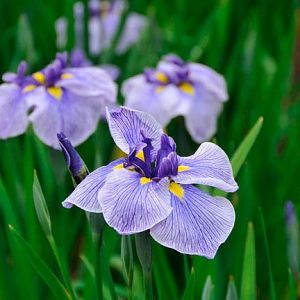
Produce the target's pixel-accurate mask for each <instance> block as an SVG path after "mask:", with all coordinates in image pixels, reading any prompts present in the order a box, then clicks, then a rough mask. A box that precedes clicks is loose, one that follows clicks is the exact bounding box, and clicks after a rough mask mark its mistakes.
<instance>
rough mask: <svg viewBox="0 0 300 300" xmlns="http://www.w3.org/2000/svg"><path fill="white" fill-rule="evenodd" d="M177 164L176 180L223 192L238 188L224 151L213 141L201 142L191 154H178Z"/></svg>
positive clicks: (233, 190)
mask: <svg viewBox="0 0 300 300" xmlns="http://www.w3.org/2000/svg"><path fill="white" fill-rule="evenodd" d="M178 164H179V167H178V170H179V172H178V174H177V176H174V177H173V179H174V180H175V181H176V182H179V183H184V184H203V185H209V186H213V187H216V188H218V189H221V190H223V191H225V192H235V191H236V190H237V189H238V185H237V183H236V182H235V180H234V178H233V173H232V167H231V164H230V161H229V159H228V157H227V155H226V153H225V152H224V151H223V150H222V149H221V148H220V147H219V146H217V145H215V144H213V143H203V144H202V145H201V146H200V147H199V148H198V150H197V151H196V152H195V154H193V155H191V156H188V157H180V156H178Z"/></svg>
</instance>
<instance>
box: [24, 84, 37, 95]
mask: <svg viewBox="0 0 300 300" xmlns="http://www.w3.org/2000/svg"><path fill="white" fill-rule="evenodd" d="M35 88H36V85H34V84H29V85H27V86H25V87H24V89H23V90H22V92H23V93H28V92H30V91H32V90H34V89H35Z"/></svg>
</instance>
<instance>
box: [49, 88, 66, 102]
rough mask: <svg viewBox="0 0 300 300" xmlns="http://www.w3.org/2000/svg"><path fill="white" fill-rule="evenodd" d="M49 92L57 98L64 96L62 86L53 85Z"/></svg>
mask: <svg viewBox="0 0 300 300" xmlns="http://www.w3.org/2000/svg"><path fill="white" fill-rule="evenodd" d="M47 91H48V93H49V94H50V95H51V96H52V97H54V98H55V99H56V100H60V99H61V97H62V93H63V91H62V89H61V88H60V87H57V86H51V87H49V88H47Z"/></svg>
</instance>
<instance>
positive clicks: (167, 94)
mask: <svg viewBox="0 0 300 300" xmlns="http://www.w3.org/2000/svg"><path fill="white" fill-rule="evenodd" d="M122 94H123V95H124V97H125V106H128V107H130V108H133V109H136V110H140V111H144V112H147V113H149V114H151V115H152V116H153V117H154V118H155V119H156V120H157V121H158V122H159V123H160V124H161V126H162V127H165V126H166V125H167V124H168V123H169V122H170V121H171V119H172V118H174V117H175V116H178V115H182V114H185V113H186V111H187V107H184V104H188V105H189V103H188V102H186V101H184V100H185V99H183V98H184V96H183V95H181V92H180V91H179V90H178V88H177V87H176V86H174V85H167V86H164V87H158V86H156V85H154V84H151V83H147V82H146V80H145V76H144V75H137V76H134V77H132V78H130V79H128V80H126V81H125V82H124V83H123V86H122Z"/></svg>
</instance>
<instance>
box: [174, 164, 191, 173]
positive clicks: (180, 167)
mask: <svg viewBox="0 0 300 300" xmlns="http://www.w3.org/2000/svg"><path fill="white" fill-rule="evenodd" d="M189 169H190V167H188V166H184V165H180V166H178V169H177V171H178V172H184V171H187V170H189Z"/></svg>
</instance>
